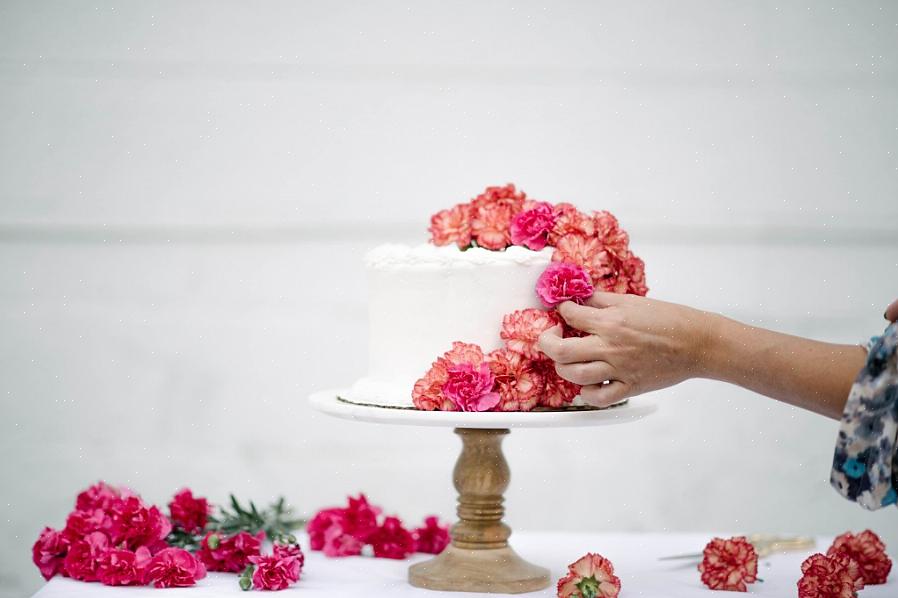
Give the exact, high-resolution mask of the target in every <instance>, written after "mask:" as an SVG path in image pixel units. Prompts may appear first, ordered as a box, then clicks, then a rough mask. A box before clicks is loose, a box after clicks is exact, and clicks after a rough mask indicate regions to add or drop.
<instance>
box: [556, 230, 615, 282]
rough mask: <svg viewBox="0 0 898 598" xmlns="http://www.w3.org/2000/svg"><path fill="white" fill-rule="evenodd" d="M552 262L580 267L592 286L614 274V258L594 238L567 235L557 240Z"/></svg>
mask: <svg viewBox="0 0 898 598" xmlns="http://www.w3.org/2000/svg"><path fill="white" fill-rule="evenodd" d="M552 261H553V262H566V263H568V264H574V265H577V266H580V267H581V268H583V269H584V270H586V272H587V273H588V274H589V278H590V280H592V282H593V284H598V281H599V280H601V279H602V278H605V277H607V276H610V275H612V274H614V273H615V263H616V262H615V258H614V256H613V255H612V254H610V253H608V251H606V250H605V246H604V245H602V243H601V241H599V240H598V239H596V238H595V237H584V236H581V235H567V236H565V237H562V238H561V239H559V240H558V245H556V247H555V251H554V252H553V253H552Z"/></svg>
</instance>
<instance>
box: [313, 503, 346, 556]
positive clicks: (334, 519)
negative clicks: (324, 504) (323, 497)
mask: <svg viewBox="0 0 898 598" xmlns="http://www.w3.org/2000/svg"><path fill="white" fill-rule="evenodd" d="M344 518H345V509H339V508H331V509H322V510H320V511H318V512H317V513H315V516H314V517H312V519H310V520H309V523H308V524H307V525H306V532H307V533H308V534H309V547H310V548H311V549H312V550H323V549H324V535H325V534H326V533H327V530H328V529H330V527H331V526H332V525H336V524H338V525H341V526H342V525H343V520H344Z"/></svg>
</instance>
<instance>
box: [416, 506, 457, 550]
mask: <svg viewBox="0 0 898 598" xmlns="http://www.w3.org/2000/svg"><path fill="white" fill-rule="evenodd" d="M412 536H413V537H414V538H415V552H425V553H427V554H440V553H441V552H443V550H445V548H446V547H447V546H449V541H450V538H449V526H448V525H440V520H439V519H437V518H436V517H435V516H433V515H431V516H430V517H426V518H425V519H424V526H423V527H419V528H417V529H415V530H414V531H412Z"/></svg>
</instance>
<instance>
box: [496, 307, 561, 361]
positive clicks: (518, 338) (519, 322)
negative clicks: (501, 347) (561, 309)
mask: <svg viewBox="0 0 898 598" xmlns="http://www.w3.org/2000/svg"><path fill="white" fill-rule="evenodd" d="M560 323H561V318H560V317H559V316H558V314H557V313H556V312H554V311H545V310H543V309H535V308H528V309H519V310H516V311H513V312H511V313H510V314H506V315H505V317H503V318H502V330H501V331H500V332H499V336H500V337H501V338H502V340H503V341H505V346H506V347H507V348H508V349H509V350H511V351H514V352H515V353H520V354H521V355H523V356H524V357H526V358H527V359H545V358H546V356H545V355H544V354H543V352H542V351H540V350H539V335H540V334H542V333H543V332H545V331H546V330H548V329H549V328H551V327H552V326H556V325H558V324H560Z"/></svg>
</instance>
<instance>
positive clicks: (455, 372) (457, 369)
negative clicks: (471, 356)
mask: <svg viewBox="0 0 898 598" xmlns="http://www.w3.org/2000/svg"><path fill="white" fill-rule="evenodd" d="M494 382H495V377H494V376H493V373H492V371H491V370H490V366H489V364H487V363H481V364H480V365H479V366H477V367H475V366H473V365H471V364H470V363H461V364H459V365H453V366H452V367H450V368H449V371H448V376H447V378H446V382H445V383H444V384H443V389H442V391H443V396H445V397H448V398H449V400H450V401H452V402H453V403H455V405H456V407H458V408H459V410H461V411H489V410H490V409H492V408H493V407H495V406H496V405H497V404H498V403H499V394H498V393H496V392H493V384H494Z"/></svg>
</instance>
